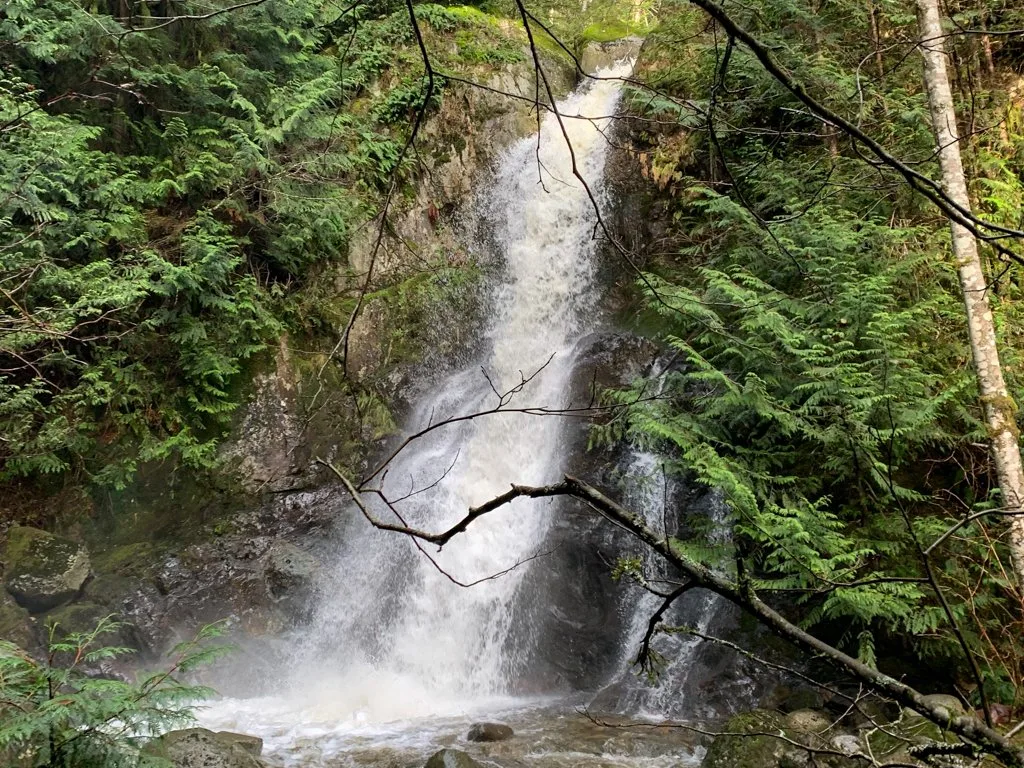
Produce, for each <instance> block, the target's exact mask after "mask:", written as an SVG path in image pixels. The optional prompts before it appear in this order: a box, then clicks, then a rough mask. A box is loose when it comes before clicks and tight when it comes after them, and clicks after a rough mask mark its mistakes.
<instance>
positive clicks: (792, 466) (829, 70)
mask: <svg viewBox="0 0 1024 768" xmlns="http://www.w3.org/2000/svg"><path fill="white" fill-rule="evenodd" d="M730 13H732V14H733V15H734V16H735V18H737V19H739V20H740V22H741V23H742V25H743V26H744V27H745V28H747V29H749V30H752V31H753V32H754V33H755V34H756V35H757V36H758V38H759V39H761V40H764V41H766V42H767V43H769V44H770V45H771V46H772V48H773V50H775V51H777V52H778V56H779V59H780V60H781V61H783V62H784V65H785V66H786V67H787V68H789V70H790V71H791V72H792V74H793V75H794V77H795V78H796V79H797V80H798V81H800V82H802V83H804V84H805V85H806V86H807V88H808V91H809V92H811V93H812V94H813V95H814V96H815V97H816V98H818V99H820V100H821V101H822V102H824V103H826V104H827V105H829V106H830V107H832V108H833V109H835V110H836V111H838V112H840V113H842V114H850V113H851V111H855V112H856V117H857V119H858V121H859V124H860V125H861V126H862V127H863V128H864V130H865V131H866V132H867V133H869V134H870V135H872V136H873V137H875V138H876V139H878V140H880V141H882V143H883V144H884V145H885V146H886V147H887V148H889V149H890V150H891V151H893V152H894V154H896V155H897V156H900V157H905V158H913V159H915V161H919V162H923V163H924V164H925V165H924V167H925V168H926V169H927V170H929V172H934V168H929V167H928V163H929V162H930V158H931V156H932V155H931V153H932V146H933V142H934V139H933V137H932V134H931V131H930V123H929V119H928V112H927V105H926V101H925V96H924V94H923V93H922V88H921V83H920V79H919V74H918V71H917V69H916V67H915V66H909V65H904V64H903V63H902V62H901V61H898V60H897V58H898V57H899V56H900V55H901V53H900V52H901V51H903V50H904V47H901V45H899V44H897V43H902V44H903V45H904V46H905V47H906V48H907V49H912V48H913V45H914V39H915V38H914V34H915V27H914V23H915V20H914V16H913V15H912V13H907V12H906V9H905V8H904V7H903V6H902V5H900V4H898V3H888V4H883V5H881V6H879V5H877V4H857V3H844V2H840V3H829V4H825V5H822V4H820V3H817V2H788V1H785V0H781V1H776V0H761V1H759V2H757V3H755V4H754V5H753V6H749V7H746V6H745V7H744V9H740V8H738V7H731V8H730ZM873 13H877V14H878V15H877V16H876V17H875V20H874V23H875V24H876V25H880V28H881V29H882V30H883V32H884V34H885V35H886V41H887V43H886V45H887V47H886V48H885V50H884V51H883V50H881V49H880V48H879V52H878V56H879V57H880V58H879V61H881V64H880V65H879V66H882V67H883V75H884V76H881V77H880V76H878V75H877V72H875V73H873V75H874V76H872V75H869V74H868V73H867V72H866V71H865V70H866V69H867V68H868V67H869V64H870V63H871V62H872V61H873V59H874V57H875V52H874V49H875V48H876V46H878V45H880V42H879V40H878V39H874V40H873V39H872V33H871V29H872V19H871V14H873ZM981 13H983V14H985V15H987V18H989V21H990V22H992V23H998V24H1000V25H1002V24H1004V23H1009V22H1011V21H1012V14H1008V13H1006V12H1003V11H1001V10H999V9H992V10H991V11H989V10H987V9H985V10H983V11H981ZM978 45H979V41H978V39H977V38H970V37H967V38H965V39H959V38H958V39H957V46H958V47H957V51H958V55H959V56H961V57H962V59H961V61H965V60H968V59H969V57H970V56H971V54H972V49H973V53H974V54H977V46H978ZM1006 48H1007V50H1006V51H1005V56H1006V58H1003V57H1002V56H999V57H998V61H997V63H998V64H999V65H1000V66H1005V67H1007V70H1001V71H1002V72H1007V71H1011V72H1012V70H1013V68H1014V67H1016V66H1017V64H1016V63H1015V60H1013V59H1012V58H1011V54H1012V46H1009V45H1008V46H1007V47H1006ZM644 60H645V64H644V65H643V67H642V69H641V76H642V77H643V78H644V79H645V81H646V82H647V83H648V84H650V85H651V86H654V87H656V88H657V89H658V94H657V95H656V96H654V97H652V96H651V95H650V93H649V92H647V91H645V90H641V89H638V90H637V91H636V94H635V97H634V99H633V102H632V104H633V110H634V113H635V114H636V115H637V117H638V118H639V119H641V120H642V119H648V118H655V119H656V120H658V121H662V122H661V123H660V124H661V125H663V124H664V122H663V121H665V120H672V121H674V122H675V123H676V125H677V126H678V127H677V128H675V129H673V130H667V129H665V128H662V127H658V126H659V123H652V127H651V129H650V131H649V132H648V133H647V134H646V141H647V146H644V147H642V148H641V149H642V151H643V152H644V155H645V156H646V157H647V158H648V161H647V162H648V166H647V170H648V173H649V175H650V177H651V178H652V179H653V180H654V181H655V182H656V183H657V184H658V185H659V186H660V187H662V188H663V189H664V190H665V192H666V193H667V194H668V195H670V196H671V198H672V199H673V201H674V202H673V207H672V215H673V231H674V233H675V234H676V236H677V237H678V239H679V241H680V242H681V246H680V248H679V250H678V254H677V255H675V256H673V257H661V258H659V259H657V260H653V261H651V262H650V263H649V264H648V273H647V274H645V275H644V277H643V279H642V280H641V282H640V283H639V286H640V290H641V292H642V294H643V296H644V299H645V307H646V308H645V310H644V313H645V315H646V316H645V317H642V319H641V324H642V327H645V328H648V329H654V331H655V332H656V333H657V334H658V335H659V336H660V337H661V338H662V339H663V340H664V341H665V343H666V344H667V345H668V346H669V347H670V348H671V349H672V350H673V352H674V358H673V360H674V363H673V365H671V366H670V367H669V369H668V370H667V372H663V373H659V374H658V375H657V378H656V380H655V381H651V380H645V381H640V382H638V383H637V384H636V386H635V387H634V388H633V389H632V390H630V391H626V392H618V393H614V394H613V395H612V397H613V399H616V400H618V401H619V402H623V403H630V402H633V401H634V400H636V399H637V396H638V395H644V394H645V393H650V392H652V391H657V392H659V393H661V396H660V397H658V398H655V399H653V400H651V401H650V402H647V403H644V404H643V405H642V406H639V407H631V408H630V409H629V415H628V417H626V418H622V419H616V420H613V421H612V422H611V423H610V424H607V425H605V426H604V427H602V428H601V429H600V431H599V434H598V437H599V439H615V438H619V437H623V436H625V437H628V438H629V439H631V440H633V441H635V442H638V443H640V444H642V445H645V446H650V447H655V448H658V449H660V450H662V451H664V452H665V454H666V455H667V456H668V457H669V458H668V459H667V460H666V468H667V469H668V470H669V471H671V472H674V473H676V474H679V475H684V476H686V477H689V478H694V479H696V480H698V481H700V482H702V483H705V484H707V485H709V486H711V487H714V488H718V489H720V490H721V492H722V493H723V496H724V499H725V502H726V504H727V506H728V508H729V510H730V513H731V520H730V525H731V528H732V531H733V535H734V538H735V541H736V546H737V548H738V552H737V555H738V556H739V557H741V558H742V560H743V562H744V563H745V564H746V567H747V568H748V570H749V572H750V578H751V582H750V583H751V586H752V587H753V588H756V589H758V590H763V591H765V592H770V591H775V592H777V593H778V594H779V596H780V598H784V599H785V601H786V604H788V605H790V606H791V607H792V608H793V609H794V610H796V611H797V615H798V616H799V617H800V618H801V620H802V621H803V622H804V624H805V625H807V626H818V628H819V630H821V631H825V632H827V633H829V634H830V636H831V637H832V638H833V639H834V640H835V641H836V642H838V643H839V644H840V646H841V647H843V648H844V649H846V650H848V651H850V652H852V653H853V654H854V655H859V656H860V657H861V658H862V659H863V660H864V661H866V662H868V663H871V664H874V663H875V660H876V659H875V655H876V647H877V645H878V644H879V643H880V642H885V643H886V644H887V646H888V647H893V646H894V645H895V647H897V648H899V647H900V646H901V645H902V644H904V643H909V644H911V645H912V646H913V647H914V648H915V651H916V652H917V653H918V654H921V655H922V656H923V657H925V658H933V659H941V660H942V661H943V662H950V661H952V666H953V668H954V669H955V670H956V671H955V672H954V675H955V676H956V677H957V679H958V680H960V681H964V684H965V686H966V687H968V688H970V687H975V688H976V686H975V685H974V683H975V681H974V680H973V679H972V675H971V672H970V667H969V665H968V663H967V661H966V659H965V657H964V653H963V650H962V643H961V639H959V638H958V637H957V633H958V632H959V634H960V636H961V637H962V638H963V642H966V644H967V645H968V647H969V650H970V653H971V654H972V655H975V656H976V658H978V659H979V660H980V666H981V667H982V677H983V680H984V685H985V689H986V693H987V694H988V696H989V697H990V698H991V699H993V700H1002V701H1005V702H1007V703H1014V702H1019V701H1020V699H1021V697H1022V696H1024V686H1022V678H1021V674H1022V673H1021V669H1022V668H1021V656H1020V648H1019V642H1018V640H1017V638H1015V637H1014V635H1015V634H1017V633H1018V631H1019V628H1020V626H1021V624H1020V621H1021V618H1020V616H1019V598H1018V595H1019V592H1017V591H1016V589H1015V588H1014V587H1013V584H1012V581H1011V580H1010V579H1009V578H1008V577H1007V575H1006V571H1004V570H1003V568H1002V567H1001V565H1000V564H1001V563H1008V562H1009V558H1008V555H1007V552H1006V550H1005V548H1004V546H1003V544H1002V542H1001V541H1000V540H999V532H1000V530H1001V529H1002V524H1001V521H1000V520H999V518H998V517H994V518H984V517H982V518H979V519H977V520H975V521H973V522H971V523H970V524H968V525H965V526H963V527H962V528H959V529H958V530H957V531H956V532H955V533H954V534H953V535H951V536H949V537H948V538H947V539H944V540H943V541H942V543H941V545H940V546H939V547H938V549H937V550H936V551H935V552H934V553H933V554H932V556H931V557H930V558H929V564H930V565H931V567H932V570H933V571H934V574H933V575H934V578H935V579H936V585H937V586H938V587H939V588H940V589H941V590H942V591H943V593H944V594H947V595H949V596H950V599H949V601H948V603H949V605H948V606H947V607H948V612H947V607H943V605H942V603H941V601H940V599H939V597H938V596H937V594H936V590H935V586H936V585H933V584H932V583H931V581H930V578H931V577H930V576H929V573H928V570H927V568H926V567H925V564H924V558H923V557H922V554H921V549H922V548H923V547H927V546H929V545H931V544H932V543H933V542H934V541H936V540H938V539H939V538H940V537H942V536H943V534H944V533H945V532H946V531H947V530H948V529H949V528H950V527H951V526H954V525H956V524H957V523H958V522H961V521H963V518H964V515H965V514H967V513H968V512H972V511H973V512H977V511H982V510H984V509H986V508H992V507H996V506H998V493H997V492H993V491H992V488H991V486H992V480H991V478H990V475H989V468H988V467H987V457H986V445H985V441H986V434H985V429H984V425H983V423H982V421H981V418H980V403H979V398H978V393H977V388H976V384H975V380H974V375H973V371H972V369H971V357H970V349H969V347H968V344H967V337H966V331H965V323H964V320H963V305H962V299H961V297H960V294H959V288H958V285H957V282H956V270H955V266H954V265H953V264H952V262H951V257H950V256H949V255H948V251H949V247H948V226H947V223H946V221H945V220H944V219H941V218H940V217H937V216H935V214H934V212H933V211H931V210H929V209H926V208H925V207H924V206H923V205H922V203H921V202H920V201H919V200H917V199H915V198H913V197H911V196H910V195H909V194H908V192H907V190H906V187H905V186H904V185H903V183H902V182H901V181H900V180H898V179H896V178H893V177H890V176H888V175H887V174H886V172H885V171H883V170H874V169H871V168H870V167H868V166H867V165H866V164H865V163H864V162H863V159H862V158H861V157H860V156H858V155H857V153H856V152H855V151H854V150H853V149H852V148H851V146H850V143H849V142H848V141H846V140H844V139H843V137H841V136H839V135H837V134H836V132H835V130H834V129H832V128H831V127H830V126H828V125H823V124H821V123H819V122H817V121H815V120H813V119H812V118H811V116H810V115H808V113H807V112H806V110H805V109H803V107H802V105H801V104H799V103H798V102H797V101H796V100H795V99H794V98H793V97H792V95H791V94H789V93H788V92H787V91H785V90H783V89H782V88H781V86H780V85H779V84H778V83H777V82H776V81H775V80H774V79H772V78H771V77H770V76H769V75H768V74H766V73H765V72H764V71H763V69H762V67H761V66H760V64H759V62H757V61H756V60H754V59H753V57H752V56H751V55H750V54H749V53H747V52H746V51H745V50H744V49H742V48H741V47H739V46H733V47H730V46H728V45H727V43H726V41H725V40H723V39H722V38H721V37H720V36H718V35H716V34H715V33H714V31H713V30H711V29H709V28H708V27H707V26H706V25H705V23H704V21H703V19H701V18H700V17H699V16H698V15H697V14H696V13H694V12H693V11H692V10H690V9H689V7H688V6H687V4H686V3H679V4H676V5H674V6H672V10H669V11H667V12H666V14H665V16H664V18H663V22H662V26H661V27H660V28H659V29H658V30H657V31H656V32H655V33H654V34H653V35H652V38H651V39H650V40H649V42H648V46H647V48H646V49H645V53H644ZM965 69H966V67H965ZM970 75H971V77H974V78H985V77H986V76H987V77H988V78H989V79H986V80H984V82H985V86H986V87H988V88H992V89H993V90H992V91H985V92H984V94H985V95H984V96H983V97H982V98H981V101H984V102H986V106H985V108H984V109H980V108H979V106H978V103H979V99H978V94H977V93H976V92H975V91H962V92H961V94H960V96H961V97H962V98H963V100H964V101H963V104H962V105H961V106H962V108H963V114H967V115H971V117H970V119H971V120H973V121H975V122H976V123H977V124H978V125H982V124H985V125H994V124H996V123H998V121H999V116H1000V115H1001V114H1005V111H1006V110H1007V104H1006V102H1005V100H1004V99H1005V96H1004V95H1003V94H1000V93H998V92H997V91H996V88H997V83H998V82H999V80H998V78H999V77H1003V78H1005V77H1007V76H1008V75H1007V74H1002V75H996V74H993V73H985V72H981V71H972V72H971V73H970ZM972 82H973V81H972ZM965 87H966V85H965ZM974 87H977V85H975V86H974ZM683 100H688V101H689V104H690V105H693V104H696V105H697V106H698V110H696V111H695V110H693V109H692V108H691V107H690V106H687V102H685V101H683ZM1013 109H1016V110H1019V104H1017V105H1016V106H1015V107H1013ZM641 124H642V123H641ZM1021 141H1022V138H1021V134H1020V132H1019V127H1015V128H1014V129H1013V130H1012V131H1009V130H1008V131H1006V132H1004V135H1003V136H1002V137H1000V136H999V133H998V131H996V130H994V129H993V130H989V131H985V132H979V133H978V134H977V135H975V136H973V137H972V138H971V140H970V149H971V152H970V155H969V157H970V161H971V163H972V164H973V168H972V169H971V172H972V176H973V178H975V179H976V182H975V188H974V193H975V194H976V195H977V198H978V200H979V202H980V204H981V206H982V209H983V210H984V211H985V212H986V213H987V214H989V215H991V216H993V217H994V218H996V219H998V218H999V217H1001V216H1005V215H1007V214H1008V212H1009V211H1010V210H1011V209H1012V210H1015V211H1019V206H1018V204H1017V201H1018V199H1019V195H1020V194H1021V190H1022V189H1024V183H1022V179H1024V174H1022V172H1024V167H1022V165H1021V163H1020V155H1019V151H1018V150H1019V147H1020V146H1021ZM1011 218H1012V214H1011ZM1003 220H1004V221H1007V222H1009V221H1010V219H1003ZM1013 224H1014V225H1015V226H1016V225H1018V224H1019V221H1017V220H1014V221H1013ZM989 257H990V258H991V257H992V254H989ZM990 265H991V275H992V279H993V282H994V285H995V291H996V298H997V301H996V302H994V305H995V307H996V311H997V312H998V313H999V320H1000V328H1001V329H1002V339H1001V341H1002V343H1003V349H1004V350H1005V356H1006V359H1007V360H1008V361H1014V362H1011V363H1010V365H1008V366H1007V369H1008V373H1009V375H1010V378H1011V391H1015V392H1017V393H1020V392H1021V389H1020V387H1021V379H1020V377H1019V370H1020V369H1019V367H1016V361H1019V360H1020V354H1021V352H1022V351H1024V347H1022V345H1021V336H1020V334H1019V331H1018V330H1017V329H1019V327H1020V325H1019V323H1020V320H1021V318H1020V299H1021V298H1022V283H1021V281H1020V274H1019V270H1016V271H1015V270H1012V269H1011V270H1006V269H1005V267H1004V265H1001V264H999V263H998V262H996V261H995V260H994V259H993V260H992V261H990ZM644 313H642V314H644ZM1010 368H1012V369H1013V370H1009V369H1010ZM711 543H713V540H710V541H707V542H703V543H702V542H688V543H686V544H680V545H681V546H685V547H688V551H689V552H690V553H691V554H694V553H696V554H695V556H697V557H698V558H699V559H702V560H703V561H704V562H706V563H708V564H709V565H715V564H717V563H719V562H720V560H719V559H718V556H717V555H716V551H717V550H719V549H720V547H709V546H708V545H709V544H711ZM794 601H795V603H794ZM1011 627H1013V628H1017V629H1011ZM978 694H979V691H977V690H975V701H976V702H979V703H980V699H979V698H978Z"/></svg>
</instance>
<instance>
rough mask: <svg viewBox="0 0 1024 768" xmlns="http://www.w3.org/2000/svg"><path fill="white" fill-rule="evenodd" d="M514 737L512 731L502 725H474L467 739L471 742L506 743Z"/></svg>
mask: <svg viewBox="0 0 1024 768" xmlns="http://www.w3.org/2000/svg"><path fill="white" fill-rule="evenodd" d="M514 735H515V733H514V732H513V731H512V729H511V728H509V727H508V726H507V725H503V724H502V723H474V724H473V725H472V726H470V728H469V733H468V734H467V735H466V738H467V739H469V740H470V741H505V739H511V738H512V737H513V736H514Z"/></svg>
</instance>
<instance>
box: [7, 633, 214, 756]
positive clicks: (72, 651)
mask: <svg viewBox="0 0 1024 768" xmlns="http://www.w3.org/2000/svg"><path fill="white" fill-rule="evenodd" d="M118 628H119V624H118V623H117V622H115V621H112V620H111V619H110V618H109V617H108V618H106V619H103V620H101V621H100V622H99V624H97V626H96V627H95V628H94V629H93V630H91V631H89V632H83V633H73V634H69V635H66V636H64V637H59V635H58V632H59V627H57V626H54V627H52V628H51V630H50V642H49V653H48V655H47V657H46V658H45V659H43V660H41V661H40V660H37V659H33V658H32V657H31V656H29V655H28V654H26V653H25V652H24V651H23V650H21V649H20V648H18V647H17V646H15V645H13V644H12V643H8V642H6V641H0V757H3V758H6V760H5V762H7V764H13V765H17V766H19V768H22V767H23V768H122V767H123V768H129V767H131V768H136V767H137V766H139V767H141V766H150V765H152V766H154V767H155V766H157V765H163V764H164V763H163V761H157V760H156V759H154V758H150V757H147V756H145V755H143V754H142V752H141V748H142V746H143V745H144V744H145V743H146V741H147V740H148V738H150V737H152V736H153V735H155V734H158V733H161V732H163V731H166V730H169V729H172V728H176V727H180V726H183V725H187V724H189V723H191V722H192V721H193V716H192V712H193V708H194V707H195V705H196V702H198V701H199V700H201V699H203V698H206V697H208V696H209V695H210V694H211V693H212V691H210V690H209V689H208V688H205V687H203V686H198V685H193V684H190V683H187V682H185V679H186V678H187V676H188V675H189V674H190V673H191V672H192V671H194V670H195V669H196V668H197V667H199V666H202V665H204V664H207V663H209V662H210V661H212V660H213V659H215V658H217V657H218V656H219V655H221V654H223V653H224V652H225V651H226V646H223V645H211V644H210V643H209V641H210V640H212V639H214V638H216V637H218V636H219V635H220V634H221V632H220V629H219V627H218V625H209V626H207V627H204V628H203V629H202V630H200V631H199V633H198V634H197V635H196V636H195V637H194V638H193V639H192V640H190V641H188V642H186V643H182V644H181V645H179V646H177V647H176V648H175V649H174V650H172V651H171V653H170V663H169V665H168V666H167V667H166V668H165V669H163V670H161V671H159V672H155V673H151V674H146V675H143V676H142V677H140V678H139V679H138V680H136V681H134V682H125V681H123V680H118V679H108V678H103V677H96V676H93V675H89V674H86V673H85V671H84V668H85V667H93V668H95V667H96V666H97V665H102V664H103V663H104V662H108V661H110V660H113V659H116V658H118V657H120V656H123V655H125V654H127V653H130V651H129V650H128V649H125V648H118V647H110V646H104V645H103V644H102V643H101V641H100V639H101V638H102V637H103V636H104V635H108V634H110V633H112V632H116V631H117V629H118Z"/></svg>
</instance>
